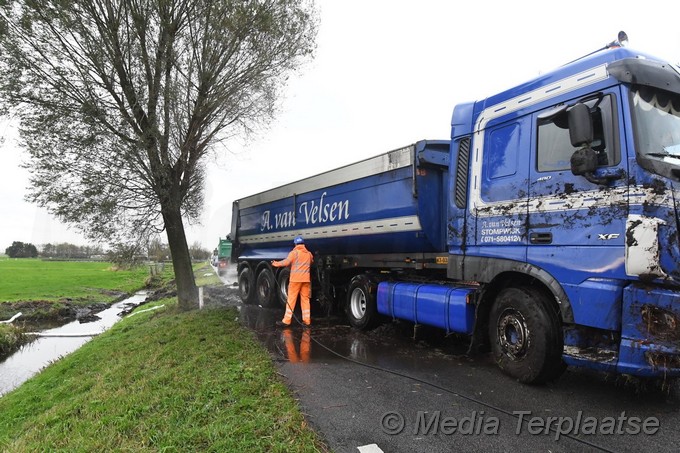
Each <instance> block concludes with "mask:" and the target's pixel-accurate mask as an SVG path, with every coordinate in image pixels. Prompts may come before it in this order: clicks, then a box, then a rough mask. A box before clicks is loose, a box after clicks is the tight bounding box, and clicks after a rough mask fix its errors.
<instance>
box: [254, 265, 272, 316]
mask: <svg viewBox="0 0 680 453" xmlns="http://www.w3.org/2000/svg"><path fill="white" fill-rule="evenodd" d="M255 286H256V290H255V294H256V295H257V303H258V304H260V305H262V306H263V307H271V306H274V305H275V304H276V280H275V279H274V273H273V272H272V271H271V269H269V268H264V269H262V271H260V273H259V274H258V275H257V282H256V284H255Z"/></svg>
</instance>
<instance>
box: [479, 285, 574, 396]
mask: <svg viewBox="0 0 680 453" xmlns="http://www.w3.org/2000/svg"><path fill="white" fill-rule="evenodd" d="M489 338H490V339H491V351H492V353H493V356H494V359H495V361H496V364H497V365H498V366H499V367H500V369H501V370H503V372H505V373H506V374H508V375H510V376H512V377H514V378H515V379H517V380H518V381H520V382H523V383H525V384H541V383H544V382H547V381H550V380H553V379H556V378H557V377H559V375H560V374H562V372H563V371H564V369H565V365H564V362H563V361H562V348H563V340H562V328H561V326H560V320H559V317H558V316H557V313H556V312H555V310H553V309H551V307H550V300H549V299H548V298H547V297H546V296H545V295H544V294H543V293H542V292H540V291H538V290H537V289H534V288H528V287H521V288H507V289H504V290H503V291H501V292H500V293H499V295H498V297H497V298H496V301H495V302H494V305H493V307H492V309H491V315H490V318H489Z"/></svg>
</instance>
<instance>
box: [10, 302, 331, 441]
mask: <svg viewBox="0 0 680 453" xmlns="http://www.w3.org/2000/svg"><path fill="white" fill-rule="evenodd" d="M154 304H167V306H166V307H165V308H164V309H161V310H155V311H150V312H146V313H141V314H139V315H137V316H133V317H129V318H126V319H123V320H122V321H120V322H119V323H117V324H116V325H115V326H114V327H113V328H112V329H111V330H109V331H108V332H106V333H104V334H103V335H101V336H99V337H97V338H95V339H94V340H92V341H91V342H89V343H87V344H85V346H83V347H82V348H81V349H79V350H78V351H76V352H74V353H72V354H70V355H68V356H67V357H65V358H62V359H61V360H59V361H58V362H56V363H54V364H52V365H50V366H49V367H47V368H46V369H45V370H44V371H42V372H41V373H40V374H39V375H37V376H36V377H34V378H32V379H31V380H29V381H28V382H26V383H25V384H24V385H22V386H21V387H19V388H18V389H17V390H15V391H13V392H11V393H9V394H7V395H5V396H3V397H0V451H3V452H4V451H8V452H9V451H12V452H14V451H17V452H19V451H22V452H23V451H27V452H28V451H50V452H60V451H63V452H67V451H68V452H71V451H83V452H85V451H135V452H144V451H149V452H151V451H153V452H158V451H168V452H188V451H210V452H232V451H233V452H320V451H321V452H324V451H328V450H327V448H326V446H325V445H324V444H323V442H322V441H321V440H320V439H319V437H318V436H317V435H316V434H315V433H314V431H312V430H311V429H310V427H308V426H307V424H306V422H305V420H304V417H303V416H302V414H301V413H300V411H299V407H298V405H297V403H296V401H295V400H294V399H293V398H292V397H291V396H290V394H289V393H288V390H287V389H286V387H285V386H284V385H283V384H282V382H281V381H280V379H279V378H278V376H277V375H276V372H275V368H274V366H273V364H272V362H271V359H270V357H269V355H268V354H267V353H266V351H265V350H264V349H263V348H262V347H261V346H260V345H259V344H258V342H257V340H256V339H255V338H254V336H253V335H252V332H250V331H248V330H247V329H245V328H243V327H241V326H240V325H239V323H238V321H235V318H236V316H237V313H236V311H235V310H234V309H210V310H200V311H199V310H194V311H190V312H179V311H178V310H177V309H176V308H175V306H176V300H170V299H166V300H161V301H158V302H155V303H154ZM151 306H152V305H150V304H149V305H146V306H144V307H142V309H144V308H149V307H151Z"/></svg>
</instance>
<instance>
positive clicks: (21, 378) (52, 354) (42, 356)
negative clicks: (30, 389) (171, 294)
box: [0, 293, 147, 396]
mask: <svg viewBox="0 0 680 453" xmlns="http://www.w3.org/2000/svg"><path fill="white" fill-rule="evenodd" d="M146 296H147V294H146V293H137V294H135V295H133V296H132V297H129V298H127V299H125V300H122V301H120V302H117V303H115V304H113V305H111V307H109V308H107V309H106V310H103V311H100V312H99V313H97V314H96V316H98V317H99V318H100V319H99V320H97V321H93V322H88V323H83V324H81V323H80V322H79V321H73V322H70V323H68V324H64V325H63V326H60V327H56V328H52V329H47V330H42V331H41V332H40V333H41V334H44V335H48V336H45V337H40V338H38V339H36V340H35V341H33V342H31V343H29V344H26V345H24V346H23V347H21V348H20V349H19V350H18V351H17V352H15V353H14V354H12V355H11V356H9V357H8V358H7V359H6V360H5V361H3V362H0V396H1V395H3V394H5V393H7V392H9V391H11V390H13V389H15V388H16V387H18V386H20V385H21V384H23V383H24V382H25V381H26V380H28V379H29V378H31V377H32V376H33V375H35V374H37V373H38V372H39V371H40V370H42V369H43V368H44V367H46V366H47V365H49V364H50V363H52V362H54V361H56V360H58V359H59V358H61V357H63V356H65V355H67V354H70V353H71V352H73V351H75V350H76V349H78V348H79V347H81V346H82V345H83V344H85V343H87V342H88V341H90V339H92V336H93V335H98V334H100V333H102V332H104V331H105V330H107V329H108V328H110V327H111V326H113V325H114V324H115V323H116V322H117V321H119V320H120V319H121V318H120V316H118V315H119V313H120V312H121V311H123V310H124V309H126V308H129V307H130V306H132V305H139V304H141V303H142V302H144V300H145V299H146ZM52 335H54V336H52ZM59 335H63V336H59Z"/></svg>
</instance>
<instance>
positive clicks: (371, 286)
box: [345, 275, 378, 330]
mask: <svg viewBox="0 0 680 453" xmlns="http://www.w3.org/2000/svg"><path fill="white" fill-rule="evenodd" d="M376 290H377V286H376V285H375V283H373V282H372V281H371V280H370V279H369V278H368V277H367V276H366V275H357V276H356V277H354V278H353V279H352V280H351V281H350V282H349V287H348V289H347V303H346V305H345V313H346V314H347V320H348V321H349V323H350V324H351V325H352V327H356V328H358V329H361V330H367V329H370V328H371V327H373V326H374V325H375V324H376V322H377V320H378V312H377V307H376V302H375V293H376Z"/></svg>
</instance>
